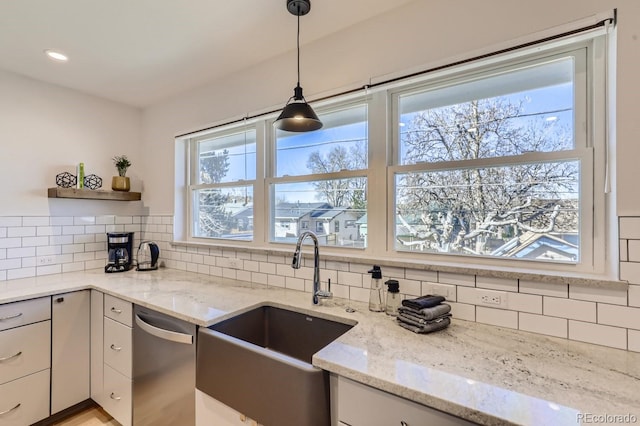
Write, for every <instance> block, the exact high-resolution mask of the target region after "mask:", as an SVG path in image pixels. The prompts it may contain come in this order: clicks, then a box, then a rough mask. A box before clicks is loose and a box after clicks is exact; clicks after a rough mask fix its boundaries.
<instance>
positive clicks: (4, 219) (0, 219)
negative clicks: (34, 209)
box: [0, 216, 22, 227]
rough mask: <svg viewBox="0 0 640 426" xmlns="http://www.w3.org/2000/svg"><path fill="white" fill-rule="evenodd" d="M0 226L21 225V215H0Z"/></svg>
mask: <svg viewBox="0 0 640 426" xmlns="http://www.w3.org/2000/svg"><path fill="white" fill-rule="evenodd" d="M0 226H2V227H10V226H22V217H21V216H0Z"/></svg>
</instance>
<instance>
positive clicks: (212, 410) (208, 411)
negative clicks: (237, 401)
mask: <svg viewBox="0 0 640 426" xmlns="http://www.w3.org/2000/svg"><path fill="white" fill-rule="evenodd" d="M211 425H216V426H258V425H259V423H257V422H256V421H255V420H252V419H250V418H248V417H246V416H245V415H243V414H241V413H240V412H238V411H236V410H234V409H233V408H231V407H229V406H228V405H225V404H223V403H222V402H220V401H218V400H217V399H214V398H213V397H211V396H209V395H207V394H206V393H204V392H202V391H201V390H199V389H196V426H211Z"/></svg>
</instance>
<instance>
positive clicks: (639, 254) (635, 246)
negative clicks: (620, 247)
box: [620, 240, 640, 262]
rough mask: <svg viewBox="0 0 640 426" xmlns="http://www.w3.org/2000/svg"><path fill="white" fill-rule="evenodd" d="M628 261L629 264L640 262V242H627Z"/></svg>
mask: <svg viewBox="0 0 640 426" xmlns="http://www.w3.org/2000/svg"><path fill="white" fill-rule="evenodd" d="M620 260H622V259H620ZM626 260H627V261H629V262H640V240H627V259H626Z"/></svg>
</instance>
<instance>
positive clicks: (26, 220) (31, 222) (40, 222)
mask: <svg viewBox="0 0 640 426" xmlns="http://www.w3.org/2000/svg"><path fill="white" fill-rule="evenodd" d="M47 225H49V216H23V217H22V226H47Z"/></svg>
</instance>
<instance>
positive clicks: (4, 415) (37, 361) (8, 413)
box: [0, 297, 51, 426]
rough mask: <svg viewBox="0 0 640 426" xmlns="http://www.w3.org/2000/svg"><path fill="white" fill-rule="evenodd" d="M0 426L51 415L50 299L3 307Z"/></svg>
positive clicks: (0, 318) (0, 317)
mask: <svg viewBox="0 0 640 426" xmlns="http://www.w3.org/2000/svg"><path fill="white" fill-rule="evenodd" d="M0 330H2V331H0V426H14V425H26V424H31V423H35V422H37V421H39V420H42V419H44V418H46V417H48V416H49V396H50V394H49V384H50V366H51V364H50V359H51V358H50V357H51V298H50V297H43V298H39V299H33V300H26V301H23V302H15V303H8V304H4V305H0Z"/></svg>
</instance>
